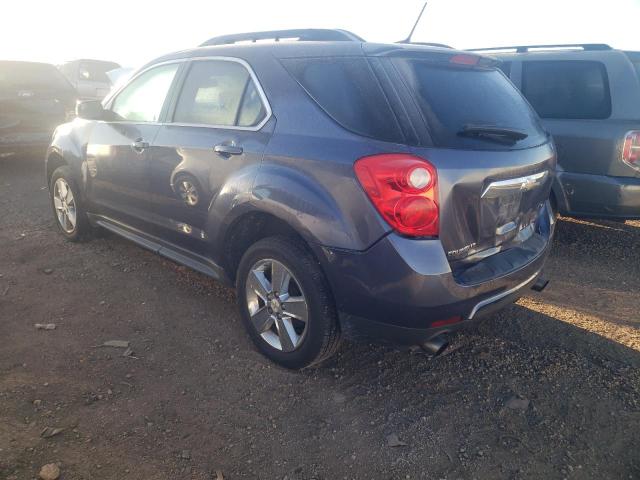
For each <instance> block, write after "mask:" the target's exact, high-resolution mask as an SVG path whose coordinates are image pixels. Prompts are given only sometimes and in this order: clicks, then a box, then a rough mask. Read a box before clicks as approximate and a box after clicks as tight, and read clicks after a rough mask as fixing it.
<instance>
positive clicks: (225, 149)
mask: <svg viewBox="0 0 640 480" xmlns="http://www.w3.org/2000/svg"><path fill="white" fill-rule="evenodd" d="M213 150H214V152H216V153H219V154H220V155H226V156H230V155H242V147H238V146H236V145H225V144H223V143H221V144H220V145H216V146H215V147H213Z"/></svg>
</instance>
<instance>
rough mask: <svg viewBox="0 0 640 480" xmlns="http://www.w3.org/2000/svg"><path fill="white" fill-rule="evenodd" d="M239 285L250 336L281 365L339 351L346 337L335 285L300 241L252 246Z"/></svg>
mask: <svg viewBox="0 0 640 480" xmlns="http://www.w3.org/2000/svg"><path fill="white" fill-rule="evenodd" d="M236 289H237V298H238V306H239V308H240V313H241V315H242V320H243V322H244V324H245V328H246V329H247V331H248V333H249V336H250V337H251V339H252V340H253V343H254V344H255V345H256V347H257V348H258V350H260V352H262V353H263V354H264V355H265V356H266V357H268V358H269V359H271V360H273V361H274V362H276V363H278V364H279V365H282V366H283V367H286V368H291V369H300V368H305V367H308V366H311V365H314V364H317V363H320V362H322V361H323V360H326V359H327V358H329V357H330V356H332V355H333V354H334V353H335V352H336V350H337V349H338V346H339V344H340V336H341V335H340V328H339V324H338V316H337V313H336V309H335V305H334V303H333V297H332V295H331V291H330V289H329V285H328V283H327V280H326V278H325V276H324V274H323V272H322V270H321V269H320V266H319V265H318V263H317V261H316V260H315V259H314V258H313V256H312V255H311V254H310V253H309V252H308V251H307V249H306V248H305V246H304V245H302V244H301V243H300V242H297V241H294V240H290V239H288V238H284V237H270V238H266V239H263V240H260V241H259V242H257V243H255V244H254V245H252V246H251V247H250V248H249V249H248V250H247V252H246V253H245V254H244V256H243V257H242V260H241V261H240V266H239V268H238V272H237V275H236Z"/></svg>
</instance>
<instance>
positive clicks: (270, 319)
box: [46, 31, 556, 368]
mask: <svg viewBox="0 0 640 480" xmlns="http://www.w3.org/2000/svg"><path fill="white" fill-rule="evenodd" d="M331 35H332V36H331V37H330V38H328V40H331V41H313V42H312V41H304V39H300V38H299V41H297V42H273V43H256V44H228V45H219V44H220V43H224V44H227V43H230V40H229V38H228V37H225V38H224V39H221V40H215V39H214V40H212V41H210V42H208V43H210V44H213V45H212V46H208V47H202V48H196V49H193V50H188V51H183V52H179V53H174V54H171V55H167V56H165V57H162V58H159V59H157V60H155V61H154V62H151V63H150V64H148V65H146V66H145V67H143V68H142V69H141V70H140V71H139V72H138V73H137V74H135V75H134V76H133V77H132V79H131V80H130V81H129V82H128V83H127V84H126V85H125V86H123V87H122V88H120V89H119V90H118V91H116V92H114V93H112V94H111V95H110V96H109V97H108V98H107V99H105V100H104V102H103V103H102V104H100V103H96V102H87V103H82V104H80V105H79V108H78V114H79V117H80V118H77V119H76V120H74V121H73V122H72V123H69V124H65V125H62V126H60V127H59V128H58V129H57V132H56V134H55V136H54V139H53V142H52V144H51V146H50V148H49V151H48V155H47V165H46V174H47V179H48V183H49V187H50V192H51V203H52V207H53V212H54V214H55V218H56V219H57V222H58V227H59V228H60V230H61V232H62V234H63V235H65V236H66V237H67V238H68V239H70V240H78V239H81V238H84V237H86V236H87V235H88V234H89V233H90V231H91V229H92V228H95V227H102V228H104V229H107V230H109V231H111V232H115V233H117V234H118V235H122V236H124V237H126V238H128V239H130V240H132V241H134V242H136V243H138V244H140V245H142V246H143V247H146V248H148V249H151V250H153V251H155V252H157V253H159V254H161V255H163V256H165V257H168V258H170V259H173V260H175V261H177V262H179V263H182V264H184V265H187V266H190V267H192V268H194V269H196V270H198V271H200V272H203V273H204V274H207V275H210V276H212V277H214V278H216V279H219V280H221V281H223V282H226V283H228V284H231V285H235V287H236V289H237V298H238V303H239V307H240V311H241V313H242V317H243V319H244V322H245V325H246V328H247V330H248V332H249V334H250V336H251V338H252V339H253V341H254V342H255V344H256V345H257V347H258V348H259V349H260V350H261V351H262V352H263V353H264V354H265V355H267V356H268V357H269V358H271V359H272V360H274V361H276V362H278V363H280V364H281V365H284V366H286V367H290V368H301V367H305V366H308V365H311V364H313V363H317V362H319V361H321V360H323V359H325V358H327V357H328V356H330V355H331V354H332V353H333V352H334V351H335V350H336V348H337V346H338V343H339V340H340V338H341V336H342V335H343V334H348V335H351V336H360V335H367V336H371V335H375V336H378V337H382V338H384V339H388V340H392V341H396V342H405V343H411V344H424V345H427V346H429V347H430V348H431V349H432V350H434V351H436V350H438V349H439V348H441V347H442V345H443V344H444V341H443V340H442V339H443V336H442V335H443V333H445V332H449V331H453V330H455V329H457V328H459V327H461V326H463V325H465V324H466V323H468V322H469V321H471V320H475V319H477V318H478V317H480V316H481V315H485V314H486V313H487V312H490V311H492V310H494V309H495V308H497V307H499V306H501V305H504V304H506V303H508V302H511V301H513V300H514V299H515V298H517V297H518V296H519V295H521V294H522V292H523V290H524V289H525V288H529V287H532V286H536V285H537V286H540V285H541V283H540V275H541V270H542V267H543V263H544V260H545V258H546V255H547V251H548V248H549V245H550V239H551V235H552V232H553V223H554V218H553V216H552V215H551V213H550V206H549V202H548V198H549V192H550V188H551V182H552V178H553V172H554V169H555V161H556V159H555V151H554V148H553V146H552V143H551V141H550V139H549V137H548V135H547V134H546V132H545V131H544V130H543V129H542V128H541V127H540V125H539V122H538V118H537V116H536V114H535V113H534V112H533V111H532V110H531V108H530V107H529V105H528V104H527V102H526V101H525V100H524V99H523V97H522V96H521V94H520V93H519V92H518V90H517V89H515V88H514V87H513V85H512V84H511V83H510V82H509V81H508V80H507V79H506V78H505V76H504V75H503V73H502V72H501V71H500V70H499V69H497V68H496V66H495V63H494V61H493V60H491V59H489V58H486V57H483V56H480V55H475V54H469V53H464V52H458V51H454V50H450V49H444V48H434V47H425V46H415V45H378V44H371V43H364V42H361V41H359V40H358V39H357V38H353V37H352V36H350V35H348V34H347V33H346V32H341V31H335V32H332V33H331ZM340 35H344V38H340ZM316 37H318V35H316ZM246 39H255V38H254V37H253V36H246V37H243V36H236V37H234V38H233V39H232V40H233V41H237V40H246ZM176 301H179V299H176Z"/></svg>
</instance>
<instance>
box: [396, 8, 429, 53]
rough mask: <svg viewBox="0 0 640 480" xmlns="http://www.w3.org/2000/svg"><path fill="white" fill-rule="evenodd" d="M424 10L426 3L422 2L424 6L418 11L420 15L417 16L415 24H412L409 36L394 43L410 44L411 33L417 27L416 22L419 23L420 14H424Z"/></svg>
mask: <svg viewBox="0 0 640 480" xmlns="http://www.w3.org/2000/svg"><path fill="white" fill-rule="evenodd" d="M425 8H427V2H424V5H423V6H422V10H420V15H418V19H417V20H416V23H414V24H413V28H412V29H411V32H410V33H409V36H408V37H407V38H405V39H404V40H400V41H399V42H396V43H411V37H412V36H413V32H414V31H415V29H416V27H417V26H418V22H420V19H421V18H422V14H423V13H424V10H425Z"/></svg>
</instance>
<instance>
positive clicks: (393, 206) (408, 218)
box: [354, 153, 439, 237]
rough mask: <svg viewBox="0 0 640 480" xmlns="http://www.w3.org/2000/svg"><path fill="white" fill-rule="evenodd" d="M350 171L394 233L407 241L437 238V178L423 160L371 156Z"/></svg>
mask: <svg viewBox="0 0 640 480" xmlns="http://www.w3.org/2000/svg"><path fill="white" fill-rule="evenodd" d="M354 169H355V172H356V176H357V177H358V180H359V181H360V185H362V188H363V189H364V191H365V193H366V194H367V196H368V197H369V199H370V200H371V202H372V203H373V205H374V206H375V208H376V210H378V212H379V213H380V215H382V218H384V219H385V221H387V223H389V225H391V227H393V229H394V230H396V231H397V232H399V233H401V234H403V235H407V236H411V237H436V236H438V230H439V225H438V217H439V207H438V190H437V184H438V175H437V171H436V169H435V167H434V166H433V165H431V164H430V163H429V162H428V161H427V160H425V159H423V158H420V157H416V156H412V155H404V154H398V153H393V154H382V155H373V156H370V157H363V158H361V159H360V160H358V161H357V162H356V163H355V166H354Z"/></svg>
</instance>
